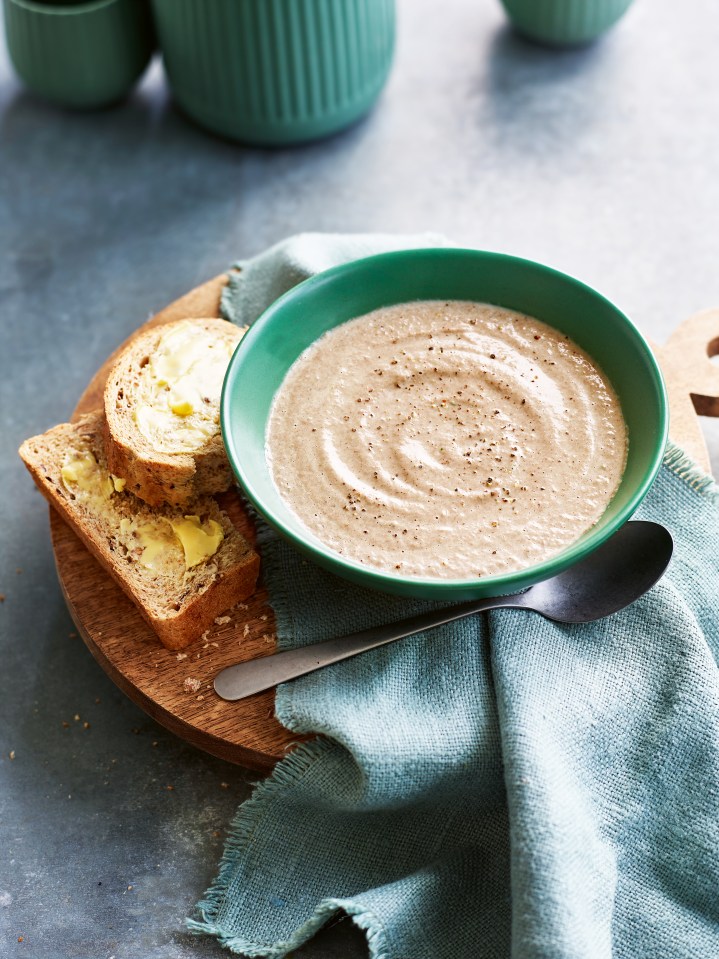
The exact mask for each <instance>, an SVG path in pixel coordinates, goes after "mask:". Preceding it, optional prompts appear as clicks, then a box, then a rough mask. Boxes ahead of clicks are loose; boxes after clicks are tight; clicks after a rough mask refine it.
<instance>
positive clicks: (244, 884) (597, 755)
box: [189, 235, 719, 959]
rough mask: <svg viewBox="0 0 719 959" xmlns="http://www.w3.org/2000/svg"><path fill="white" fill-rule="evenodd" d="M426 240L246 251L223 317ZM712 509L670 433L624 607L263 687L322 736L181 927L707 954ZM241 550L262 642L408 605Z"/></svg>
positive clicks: (555, 953) (318, 632)
mask: <svg viewBox="0 0 719 959" xmlns="http://www.w3.org/2000/svg"><path fill="white" fill-rule="evenodd" d="M430 242H431V243H432V244H434V243H436V239H435V238H427V237H423V238H381V239H378V238H368V237H359V238H357V239H356V242H355V241H354V240H353V239H352V238H350V237H342V238H339V239H335V238H333V237H330V236H324V237H323V236H318V235H310V236H304V237H297V238H294V239H292V240H290V241H288V242H287V243H286V244H281V245H279V246H278V247H275V248H273V250H272V251H270V252H269V253H267V254H264V255H263V256H261V257H258V258H256V259H255V260H252V261H249V262H248V263H245V264H242V266H243V272H242V273H241V274H240V275H239V277H237V279H236V280H235V281H234V282H233V285H232V287H231V288H230V290H229V292H228V295H227V296H226V299H225V303H224V309H225V313H226V315H227V316H228V317H231V318H233V319H235V320H238V321H243V320H245V321H247V320H249V319H254V318H255V317H256V316H257V315H258V314H259V312H260V311H261V307H262V306H263V305H266V304H268V303H269V302H271V301H272V299H274V298H275V297H276V296H277V295H279V294H280V293H281V292H284V290H285V289H287V288H288V284H289V285H291V284H292V282H297V280H299V279H301V278H302V277H303V276H305V275H308V274H309V273H311V272H314V270H315V269H317V268H318V267H322V268H324V267H327V266H330V265H332V264H333V263H336V262H341V261H343V260H346V259H351V258H352V256H353V255H359V254H360V253H361V254H364V253H368V252H374V251H376V250H377V249H389V248H391V247H393V246H394V245H397V246H410V245H426V244H427V243H430ZM248 310H251V312H250V313H248V312H247V311H248ZM718 503H719V491H718V490H717V487H716V486H715V485H714V483H713V482H712V481H711V480H710V479H709V478H708V477H704V476H702V475H701V474H700V473H699V472H698V470H697V469H696V468H695V467H694V466H693V465H692V464H691V463H690V462H689V461H688V460H687V458H686V457H685V455H684V454H683V453H682V452H681V451H680V450H679V449H677V448H675V447H672V448H670V449H669V451H668V452H667V455H666V457H665V461H664V465H663V467H662V469H661V471H660V473H659V475H658V478H657V480H656V482H655V484H654V486H653V488H652V490H651V491H650V493H649V495H648V497H647V499H646V501H645V503H644V505H643V506H642V508H641V510H640V512H639V514H638V515H639V516H641V517H643V518H647V519H654V520H657V521H658V522H661V523H664V524H665V525H666V526H668V527H669V529H670V530H671V531H672V534H673V535H674V537H675V543H676V552H675V558H674V559H673V561H672V564H671V567H670V570H669V572H668V574H667V575H666V576H665V577H664V578H663V579H662V581H661V582H660V583H659V584H658V585H657V586H656V587H654V589H653V590H652V591H651V592H650V593H649V594H647V596H645V597H644V598H643V599H641V600H639V602H637V603H636V604H634V605H633V606H632V607H630V608H629V609H627V610H624V611H623V612H621V613H618V614H617V615H615V616H612V617H610V618H608V619H606V620H603V621H601V622H598V623H594V624H589V625H583V626H561V625H558V624H555V623H550V622H548V621H546V620H544V619H542V618H541V617H540V616H538V615H535V614H530V613H523V612H519V611H510V610H506V611H502V612H495V613H491V614H489V615H483V616H475V617H472V618H470V619H466V620H463V621H461V622H458V623H454V624H450V625H448V626H444V627H441V628H439V629H435V630H432V631H431V632H427V633H424V634H421V635H418V636H414V637H411V638H409V639H406V640H404V641H402V642H400V643H397V644H394V645H392V646H389V647H387V648H385V649H379V650H375V651H374V652H372V653H368V654H365V655H364V656H360V657H357V658H356V659H354V660H349V661H347V662H344V663H340V664H337V665H335V666H332V667H329V668H328V669H325V670H321V671H320V672H318V673H315V674H314V675H310V676H306V677H303V678H302V679H300V680H298V681H296V682H294V683H289V684H286V685H284V686H282V687H280V688H279V690H278V693H277V700H276V711H277V715H278V717H279V719H280V721H281V722H282V723H284V725H285V726H287V727H288V728H289V729H291V730H294V731H295V732H298V733H318V734H321V738H317V739H315V740H314V741H311V742H309V743H307V744H304V745H302V746H300V747H299V748H297V749H296V750H295V751H294V752H293V753H292V754H290V755H289V756H288V758H287V759H286V760H284V761H283V762H281V763H280V764H279V765H278V766H277V768H276V769H275V771H274V773H273V774H272V775H271V776H270V777H269V779H267V780H266V781H265V782H264V783H262V784H261V785H260V786H258V787H257V789H256V791H255V793H254V795H253V796H252V798H251V799H250V800H249V801H248V802H246V803H244V804H243V805H242V806H241V807H240V809H239V811H238V814H237V817H236V819H235V821H234V823H233V824H232V827H231V832H230V839H229V841H228V843H227V847H226V849H225V853H224V857H223V860H222V862H221V864H220V870H219V875H218V878H217V879H216V881H215V883H214V885H213V886H212V887H211V888H210V889H209V890H208V892H207V893H206V895H205V898H204V899H203V901H202V902H200V903H199V904H198V907H197V917H196V918H195V919H194V920H191V921H190V923H189V924H190V927H191V928H192V929H194V930H195V931H197V932H202V933H208V934H210V935H213V936H216V937H217V938H218V939H219V940H220V942H222V943H223V944H224V945H226V946H228V947H229V948H230V949H231V950H233V951H235V952H239V953H242V954H245V955H248V956H285V955H286V954H287V953H288V952H289V951H290V950H292V949H293V948H296V947H297V946H298V945H300V944H301V943H302V942H304V941H305V940H307V939H308V938H309V937H310V936H311V935H312V934H313V933H314V932H315V931H316V930H317V929H318V928H319V927H320V926H321V925H322V924H323V923H324V922H326V921H327V920H328V918H329V917H331V916H332V915H333V914H334V913H336V912H337V911H338V910H340V909H343V910H345V911H346V912H347V913H348V914H349V915H350V916H351V917H352V919H353V921H354V922H355V923H356V924H357V925H358V926H360V927H361V928H362V929H364V930H365V931H366V933H367V939H368V943H369V947H370V954H371V956H372V957H373V959H482V957H487V959H503V957H507V959H509V957H512V959H610V957H615V959H643V957H646V959H650V957H651V959H679V957H686V959H699V957H715V956H719V673H718V671H717V654H718V652H719V612H718V609H717V607H718V606H719V603H718V599H719V560H718V557H719V510H718V509H717V506H718ZM260 541H261V551H262V556H263V562H264V576H265V580H266V582H267V584H268V587H269V592H270V597H271V601H272V605H273V607H274V610H275V614H276V617H277V629H278V637H279V642H280V645H281V646H283V647H289V646H295V645H298V644H301V643H308V642H313V641H315V640H318V639H323V638H326V637H329V636H333V635H340V634H343V633H345V632H350V631H352V630H356V629H361V628H364V627H366V626H370V625H373V624H378V623H383V622H386V621H389V620H392V619H399V618H401V617H403V616H406V615H409V614H410V613H413V612H415V611H419V610H421V609H424V608H426V607H427V604H425V603H421V602H414V601H408V600H406V599H400V598H396V597H390V596H384V595H381V594H379V593H374V592H368V591H363V590H361V589H358V588H357V587H356V586H351V585H349V584H347V583H345V582H344V581H342V580H339V579H337V578H335V577H333V576H331V575H330V574H328V573H326V572H324V571H322V570H320V569H318V568H316V567H315V566H313V565H312V564H311V563H309V562H307V561H306V560H304V559H302V558H301V557H300V556H299V554H297V553H296V552H295V551H294V550H292V549H291V548H290V547H289V546H288V545H286V544H285V543H284V541H281V540H280V539H279V538H277V537H276V536H275V534H273V533H271V532H270V531H269V530H268V529H267V528H265V527H261V529H260Z"/></svg>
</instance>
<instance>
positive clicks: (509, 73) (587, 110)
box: [480, 26, 617, 159]
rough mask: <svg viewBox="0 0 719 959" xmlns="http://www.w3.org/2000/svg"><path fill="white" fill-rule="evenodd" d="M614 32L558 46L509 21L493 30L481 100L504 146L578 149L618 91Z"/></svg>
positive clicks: (532, 151)
mask: <svg viewBox="0 0 719 959" xmlns="http://www.w3.org/2000/svg"><path fill="white" fill-rule="evenodd" d="M612 59H613V48H612V40H611V37H607V38H606V39H603V40H602V39H600V40H598V41H596V42H595V43H592V44H587V45H585V46H581V47H573V48H567V49H558V48H552V47H546V46H542V45H540V44H537V43H533V42H532V41H530V40H526V39H524V38H523V37H522V36H520V35H519V34H518V33H517V32H516V31H515V30H513V29H512V28H511V27H509V26H504V27H501V28H500V29H498V30H497V31H496V33H495V34H494V36H493V38H492V40H491V42H490V44H489V47H488V51H487V57H486V61H485V63H484V64H483V67H482V69H483V73H482V78H481V81H480V82H481V84H482V104H483V105H484V106H485V109H486V111H487V114H488V119H489V120H490V123H489V124H488V128H489V129H490V130H493V131H494V135H495V136H496V138H497V141H498V144H499V146H500V147H509V148H510V149H512V150H514V151H517V152H518V153H525V154H526V156H527V158H528V159H531V157H532V155H535V156H536V155H539V154H544V153H545V152H546V151H547V149H548V148H549V149H551V148H553V149H555V150H562V151H565V150H570V151H571V150H574V149H576V147H577V146H578V144H579V143H582V142H584V141H586V139H587V137H588V136H590V135H591V133H592V129H593V127H594V125H595V122H596V121H597V119H598V118H599V117H601V115H602V114H603V113H604V112H605V111H606V109H607V107H608V106H611V105H612V99H613V97H614V94H615V93H616V92H617V88H616V78H615V76H614V74H615V71H614V70H613V69H612V63H611V62H612Z"/></svg>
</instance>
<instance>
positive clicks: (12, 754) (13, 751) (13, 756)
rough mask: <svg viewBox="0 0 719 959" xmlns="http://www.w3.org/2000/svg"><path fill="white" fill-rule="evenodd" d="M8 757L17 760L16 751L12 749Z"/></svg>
mask: <svg viewBox="0 0 719 959" xmlns="http://www.w3.org/2000/svg"><path fill="white" fill-rule="evenodd" d="M8 755H9V757H10V759H14V758H15V750H14V749H11V750H10V752H9V753H8Z"/></svg>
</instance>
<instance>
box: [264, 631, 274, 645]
mask: <svg viewBox="0 0 719 959" xmlns="http://www.w3.org/2000/svg"><path fill="white" fill-rule="evenodd" d="M262 639H263V640H264V642H266V643H274V641H275V635H274V633H263V635H262Z"/></svg>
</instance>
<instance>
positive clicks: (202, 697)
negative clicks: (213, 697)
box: [195, 696, 205, 700]
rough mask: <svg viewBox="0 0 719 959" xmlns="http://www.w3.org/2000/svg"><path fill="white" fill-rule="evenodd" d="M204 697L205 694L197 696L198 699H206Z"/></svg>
mask: <svg viewBox="0 0 719 959" xmlns="http://www.w3.org/2000/svg"><path fill="white" fill-rule="evenodd" d="M204 698H205V697H204V696H196V697H195V699H197V700H200V699H204Z"/></svg>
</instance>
